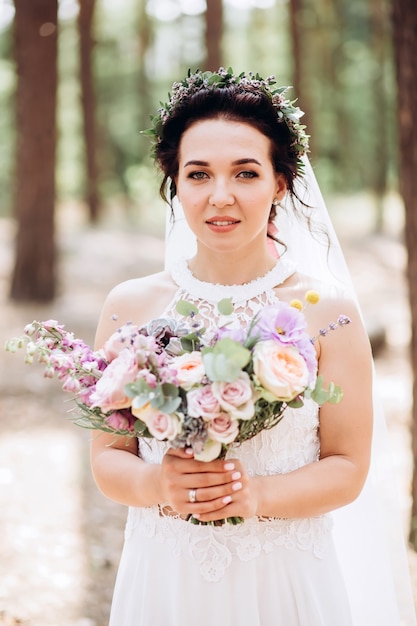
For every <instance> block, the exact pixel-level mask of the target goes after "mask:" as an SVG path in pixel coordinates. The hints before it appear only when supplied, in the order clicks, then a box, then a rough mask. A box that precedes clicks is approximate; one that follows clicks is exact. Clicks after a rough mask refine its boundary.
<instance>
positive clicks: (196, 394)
mask: <svg viewBox="0 0 417 626" xmlns="http://www.w3.org/2000/svg"><path fill="white" fill-rule="evenodd" d="M187 407H188V414H189V415H191V417H202V418H203V419H204V420H206V421H207V420H210V419H213V417H217V416H218V415H220V413H221V407H220V404H219V401H218V400H217V398H216V397H215V396H214V395H213V391H212V388H211V385H204V386H203V387H197V388H196V389H191V391H189V392H188V393H187Z"/></svg>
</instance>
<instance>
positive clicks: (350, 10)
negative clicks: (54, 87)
mask: <svg viewBox="0 0 417 626" xmlns="http://www.w3.org/2000/svg"><path fill="white" fill-rule="evenodd" d="M5 1H6V0H5ZM141 1H142V2H144V1H145V0H97V9H96V15H95V32H94V33H93V37H94V41H95V51H94V73H95V81H96V90H97V123H98V131H99V132H98V147H99V167H100V192H101V196H102V198H103V200H104V201H105V202H111V203H112V202H114V201H115V200H116V199H120V200H122V201H123V202H124V204H125V206H128V207H130V208H129V210H130V211H134V212H136V213H137V212H140V210H141V208H144V207H147V208H148V207H149V205H150V204H152V203H153V202H154V201H155V197H156V195H157V194H156V192H157V189H158V179H157V177H156V175H155V172H154V167H153V164H152V163H151V161H150V159H149V145H148V139H147V138H146V137H144V136H143V135H141V133H140V130H142V129H143V123H144V120H147V119H149V114H150V113H151V112H152V111H153V110H155V109H156V108H157V106H158V102H159V101H160V100H162V99H164V100H165V98H166V94H167V92H168V90H169V87H170V84H171V83H172V81H173V80H175V79H176V78H179V77H182V76H183V74H185V72H186V70H187V68H188V67H192V68H193V69H195V68H196V67H201V64H202V63H203V59H204V56H205V52H204V8H205V3H204V1H202V0H189V1H188V2H185V1H184V0H182V1H180V0H158V2H156V1H155V0H148V2H147V12H148V17H147V23H148V28H149V31H150V37H149V42H150V43H149V48H148V50H147V52H146V55H145V58H144V59H141V58H140V53H139V49H140V48H139V23H138V20H139V5H140V2H141ZM387 1H388V0H387ZM380 4H381V6H383V5H384V0H380ZM60 7H61V11H60V25H59V94H58V102H59V108H58V124H59V145H58V162H57V186H58V195H59V198H60V199H78V198H81V197H82V193H83V191H82V189H83V177H84V158H83V157H84V147H83V137H82V119H81V107H80V86H79V81H78V63H79V59H78V32H77V24H76V10H75V9H76V1H75V0H61V3H60ZM303 7H304V8H303V12H302V14H301V28H302V44H303V48H304V57H303V58H304V59H305V67H304V78H305V81H306V86H307V88H308V92H309V103H310V106H311V109H310V119H311V120H312V127H313V128H312V131H313V133H314V137H313V139H314V142H313V146H314V152H313V154H312V159H313V162H314V165H315V167H316V171H317V174H318V176H319V179H320V182H321V184H322V185H323V186H324V188H325V190H326V191H330V192H331V191H337V192H354V191H358V190H364V189H365V190H366V189H370V188H371V189H372V187H373V181H374V179H375V172H374V170H375V164H376V163H377V161H378V158H379V154H380V146H381V141H383V142H385V145H386V146H388V154H387V168H388V171H389V181H390V185H391V186H392V185H395V180H396V154H395V149H394V145H395V120H394V113H395V111H394V101H395V85H394V82H395V81H394V76H393V67H392V66H393V62H392V51H391V48H390V33H389V25H388V24H387V21H386V23H385V24H386V41H385V55H384V59H383V62H382V64H381V58H377V57H376V55H375V50H374V42H373V34H372V28H371V25H372V23H371V17H370V10H371V8H370V2H369V0H366V1H364V0H317V1H315V0H305V2H304V4H303ZM289 10H290V6H289V3H288V2H287V1H285V0H275V1H274V0H269V1H267V0H264V1H263V2H261V1H260V0H252V2H251V1H250V0H242V1H241V2H237V0H224V21H225V30H224V41H223V54H224V65H225V66H229V65H232V66H233V68H234V69H235V71H242V70H245V71H249V70H253V71H259V73H261V74H263V75H265V76H266V75H270V74H275V75H276V76H277V79H278V81H279V82H281V83H282V84H291V83H292V72H293V60H292V53H291V39H290V27H289ZM0 11H1V6H0ZM141 69H142V72H143V70H144V71H145V75H146V76H147V79H148V81H149V85H150V96H149V98H146V97H145V93H144V88H145V86H144V84H143V83H141V81H140V76H143V73H142V74H141V71H140V70H141ZM15 84H16V76H15V69H14V62H13V48H12V26H11V24H9V25H8V26H7V25H4V24H3V30H2V31H1V32H0V110H1V116H0V136H1V138H2V139H1V143H0V215H7V214H10V212H11V202H12V190H13V184H14V181H13V151H14V141H15V118H14V104H13V94H14V88H15ZM381 85H382V92H381ZM377 87H378V88H377ZM381 93H382V94H383V101H382V102H381V101H379V102H378V100H377V97H379V98H380V97H381V96H380V94H381ZM294 97H296V94H294ZM299 105H300V106H301V108H303V103H302V102H299ZM379 106H381V107H382V106H383V107H384V109H383V112H384V117H383V118H382V124H383V126H382V127H381V118H380V117H378V116H377V115H375V111H376V110H378V107H379ZM149 109H150V110H149ZM16 183H17V184H22V181H16Z"/></svg>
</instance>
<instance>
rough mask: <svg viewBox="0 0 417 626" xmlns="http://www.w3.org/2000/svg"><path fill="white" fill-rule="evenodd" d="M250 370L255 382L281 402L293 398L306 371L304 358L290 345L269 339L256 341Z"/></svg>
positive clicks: (304, 383)
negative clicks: (252, 370) (251, 369)
mask: <svg viewBox="0 0 417 626" xmlns="http://www.w3.org/2000/svg"><path fill="white" fill-rule="evenodd" d="M253 369H254V374H255V380H256V382H257V383H259V385H261V386H262V387H263V388H264V389H266V391H268V392H270V393H271V394H272V395H273V396H274V397H275V398H276V399H277V400H282V401H283V402H289V401H290V400H293V399H294V398H295V397H296V396H298V394H300V393H302V392H303V391H304V389H305V388H306V387H307V385H308V380H309V372H308V368H307V364H306V362H305V360H304V359H303V358H302V357H301V356H300V354H299V353H298V351H297V350H296V349H295V348H294V347H292V346H288V345H283V344H280V343H279V342H277V341H274V340H273V339H269V340H267V341H260V342H259V343H257V344H256V346H255V349H254V353H253ZM267 399H268V400H269V398H267Z"/></svg>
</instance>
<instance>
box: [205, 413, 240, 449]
mask: <svg viewBox="0 0 417 626" xmlns="http://www.w3.org/2000/svg"><path fill="white" fill-rule="evenodd" d="M207 432H208V436H209V438H210V439H213V440H214V441H219V442H220V443H232V441H234V440H235V439H236V437H237V436H238V434H239V422H238V421H237V419H234V418H233V417H231V416H230V415H228V414H227V413H221V414H220V415H219V416H218V417H214V418H213V419H212V420H210V422H209V424H208V428H207Z"/></svg>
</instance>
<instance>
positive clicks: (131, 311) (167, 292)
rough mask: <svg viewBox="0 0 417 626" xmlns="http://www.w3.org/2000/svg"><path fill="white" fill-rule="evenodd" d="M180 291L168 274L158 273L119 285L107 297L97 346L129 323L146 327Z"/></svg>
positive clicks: (98, 329)
mask: <svg viewBox="0 0 417 626" xmlns="http://www.w3.org/2000/svg"><path fill="white" fill-rule="evenodd" d="M176 290H177V286H176V284H175V283H174V282H173V280H172V278H171V276H170V274H169V272H165V271H164V272H158V273H156V274H150V275H148V276H143V277H141V278H133V279H130V280H126V281H124V282H122V283H119V284H118V285H116V286H115V287H114V288H113V289H112V290H111V291H110V293H109V294H108V296H107V297H106V299H105V301H104V305H103V308H102V312H101V316H100V320H99V324H98V328H97V334H96V342H95V343H96V346H97V347H100V346H101V345H103V343H104V342H105V341H106V339H107V338H108V337H109V336H110V335H111V334H112V333H113V332H114V331H115V330H116V329H117V328H118V327H119V326H122V325H123V324H125V323H127V322H133V323H134V324H138V325H141V324H145V323H146V322H148V321H149V320H151V319H153V318H155V317H158V316H160V315H161V314H162V312H163V311H164V309H165V308H166V306H167V305H168V304H169V303H170V301H171V300H172V298H173V297H174V294H175V292H176Z"/></svg>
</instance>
